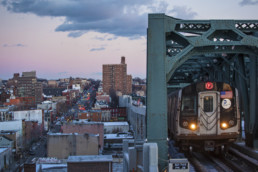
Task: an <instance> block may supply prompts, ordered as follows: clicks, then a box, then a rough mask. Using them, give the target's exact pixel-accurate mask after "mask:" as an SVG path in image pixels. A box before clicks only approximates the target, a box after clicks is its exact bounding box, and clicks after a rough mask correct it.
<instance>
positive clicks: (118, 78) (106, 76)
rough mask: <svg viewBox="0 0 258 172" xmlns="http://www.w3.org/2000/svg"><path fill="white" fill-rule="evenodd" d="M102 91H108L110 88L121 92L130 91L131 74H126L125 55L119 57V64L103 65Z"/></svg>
mask: <svg viewBox="0 0 258 172" xmlns="http://www.w3.org/2000/svg"><path fill="white" fill-rule="evenodd" d="M102 72H103V91H104V92H105V93H109V91H110V89H114V90H115V91H116V92H121V93H122V94H131V93H132V76H131V75H127V64H126V63H125V57H121V64H105V65H103V71H102Z"/></svg>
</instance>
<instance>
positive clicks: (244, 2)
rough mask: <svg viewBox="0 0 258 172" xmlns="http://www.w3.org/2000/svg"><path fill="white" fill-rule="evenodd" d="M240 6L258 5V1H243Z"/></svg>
mask: <svg viewBox="0 0 258 172" xmlns="http://www.w3.org/2000/svg"><path fill="white" fill-rule="evenodd" d="M239 4H240V5H242V6H244V5H257V4H258V0H242V1H241V2H240V3H239Z"/></svg>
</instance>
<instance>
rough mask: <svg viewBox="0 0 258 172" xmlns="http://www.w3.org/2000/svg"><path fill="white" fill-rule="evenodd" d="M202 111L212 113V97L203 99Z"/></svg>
mask: <svg viewBox="0 0 258 172" xmlns="http://www.w3.org/2000/svg"><path fill="white" fill-rule="evenodd" d="M203 110H204V112H213V97H212V96H205V97H204V100H203Z"/></svg>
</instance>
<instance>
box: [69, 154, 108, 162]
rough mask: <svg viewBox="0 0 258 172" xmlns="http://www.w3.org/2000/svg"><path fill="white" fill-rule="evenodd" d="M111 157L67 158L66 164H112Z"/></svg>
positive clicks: (87, 156)
mask: <svg viewBox="0 0 258 172" xmlns="http://www.w3.org/2000/svg"><path fill="white" fill-rule="evenodd" d="M112 161H113V158H112V155H86V156H69V157H68V160H67V163H78V162H112Z"/></svg>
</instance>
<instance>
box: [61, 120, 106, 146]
mask: <svg viewBox="0 0 258 172" xmlns="http://www.w3.org/2000/svg"><path fill="white" fill-rule="evenodd" d="M62 131H63V133H78V134H84V133H90V134H99V138H98V139H99V145H100V148H101V149H103V146H104V124H103V123H102V122H85V123H84V122H82V121H78V122H77V121H73V123H67V124H66V123H64V124H63V126H62Z"/></svg>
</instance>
